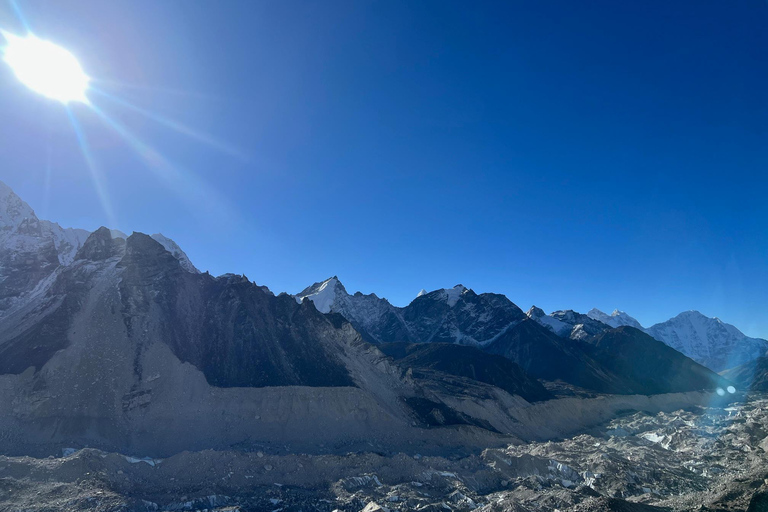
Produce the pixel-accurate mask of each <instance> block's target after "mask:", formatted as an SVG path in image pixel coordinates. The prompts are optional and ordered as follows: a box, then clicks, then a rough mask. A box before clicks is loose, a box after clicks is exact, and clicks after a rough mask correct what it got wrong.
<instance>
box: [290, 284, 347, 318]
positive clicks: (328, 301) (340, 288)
mask: <svg viewBox="0 0 768 512" xmlns="http://www.w3.org/2000/svg"><path fill="white" fill-rule="evenodd" d="M338 295H347V290H346V289H345V288H344V285H343V284H341V281H339V278H338V277H336V276H333V277H329V278H328V279H326V280H325V281H320V282H317V283H315V284H313V285H312V286H308V287H307V288H305V289H304V290H302V291H301V292H299V293H298V294H296V295H295V297H296V301H297V302H298V303H302V302H304V299H309V300H311V301H312V302H313V303H314V304H315V308H317V310H318V311H320V312H321V313H330V312H331V310H332V309H333V306H334V304H335V303H336V299H337V296H338Z"/></svg>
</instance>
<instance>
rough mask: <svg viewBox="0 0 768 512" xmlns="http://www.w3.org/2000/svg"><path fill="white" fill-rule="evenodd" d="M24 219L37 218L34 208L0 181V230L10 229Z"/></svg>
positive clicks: (16, 226)
mask: <svg viewBox="0 0 768 512" xmlns="http://www.w3.org/2000/svg"><path fill="white" fill-rule="evenodd" d="M25 220H35V221H36V220H37V216H36V215H35V212H34V210H32V208H31V207H30V206H29V205H28V204H27V203H26V202H24V201H23V200H22V199H21V198H20V197H19V196H17V195H16V193H15V192H14V191H13V190H12V189H11V187H9V186H8V185H6V184H5V183H3V182H2V181H0V231H10V230H14V229H16V228H18V227H19V225H20V224H21V223H22V222H24V221H25Z"/></svg>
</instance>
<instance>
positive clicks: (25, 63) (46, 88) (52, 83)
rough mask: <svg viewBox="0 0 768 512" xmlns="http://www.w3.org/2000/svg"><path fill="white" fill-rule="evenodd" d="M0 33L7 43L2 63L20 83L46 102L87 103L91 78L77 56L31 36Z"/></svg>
mask: <svg viewBox="0 0 768 512" xmlns="http://www.w3.org/2000/svg"><path fill="white" fill-rule="evenodd" d="M0 32H1V33H2V35H3V37H5V41H6V46H5V47H4V48H3V60H5V62H6V63H7V64H8V65H9V66H10V67H11V69H13V72H14V73H15V74H16V77H17V78H18V79H19V81H20V82H21V83H23V84H24V85H26V86H27V87H29V88H30V89H32V90H33V91H35V92H36V93H38V94H42V95H43V96H45V97H46V98H50V99H52V100H56V101H60V102H61V103H64V104H67V103H70V102H81V103H88V98H87V97H86V94H85V93H86V91H87V90H88V83H89V82H90V78H89V77H88V75H86V74H85V72H84V71H83V68H82V67H81V66H80V63H79V62H78V61H77V59H76V58H75V56H74V55H72V54H71V53H70V52H68V51H67V50H65V49H64V48H62V47H61V46H57V45H55V44H53V43H51V42H50V41H44V40H43V39H39V38H37V37H36V36H34V35H32V34H30V35H28V36H27V37H20V36H16V35H14V34H11V33H8V32H5V31H0Z"/></svg>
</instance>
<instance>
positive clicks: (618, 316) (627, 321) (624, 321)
mask: <svg viewBox="0 0 768 512" xmlns="http://www.w3.org/2000/svg"><path fill="white" fill-rule="evenodd" d="M587 316H588V317H589V318H591V319H593V320H597V321H598V322H602V323H604V324H606V325H609V326H611V327H622V326H625V325H628V326H630V327H634V328H635V329H640V330H643V326H642V325H640V322H638V321H637V320H636V319H635V318H633V317H631V316H629V315H628V314H627V313H625V312H624V311H621V310H619V309H614V310H613V313H611V314H610V315H608V314H606V313H604V312H602V311H600V310H599V309H597V308H592V309H590V310H589V312H588V313H587Z"/></svg>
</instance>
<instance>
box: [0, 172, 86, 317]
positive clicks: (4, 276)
mask: <svg viewBox="0 0 768 512" xmlns="http://www.w3.org/2000/svg"><path fill="white" fill-rule="evenodd" d="M87 237H88V232H87V231H85V230H82V229H64V228H62V227H61V226H59V225H58V224H56V223H54V222H49V221H45V220H43V221H41V220H40V219H38V218H37V216H36V215H35V212H34V211H33V210H32V208H31V207H30V206H29V205H28V204H27V203H26V202H24V201H23V200H22V199H21V198H20V197H19V196H17V195H16V194H15V193H14V192H13V190H11V188H10V187H8V186H7V185H6V184H5V183H2V182H0V283H2V286H0V316H1V315H3V314H5V313H6V312H8V311H9V310H10V309H12V308H15V307H17V306H19V304H20V302H23V301H24V300H25V297H28V296H29V295H31V294H33V292H34V293H37V292H39V291H40V290H41V287H42V288H45V285H46V283H47V284H50V283H52V282H53V281H52V279H51V277H52V276H53V274H54V273H55V272H56V270H57V269H58V268H59V267H61V266H65V265H69V264H70V263H72V261H73V260H74V258H75V254H76V253H77V251H78V250H79V249H80V247H82V246H83V244H84V243H85V239H86V238H87Z"/></svg>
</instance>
